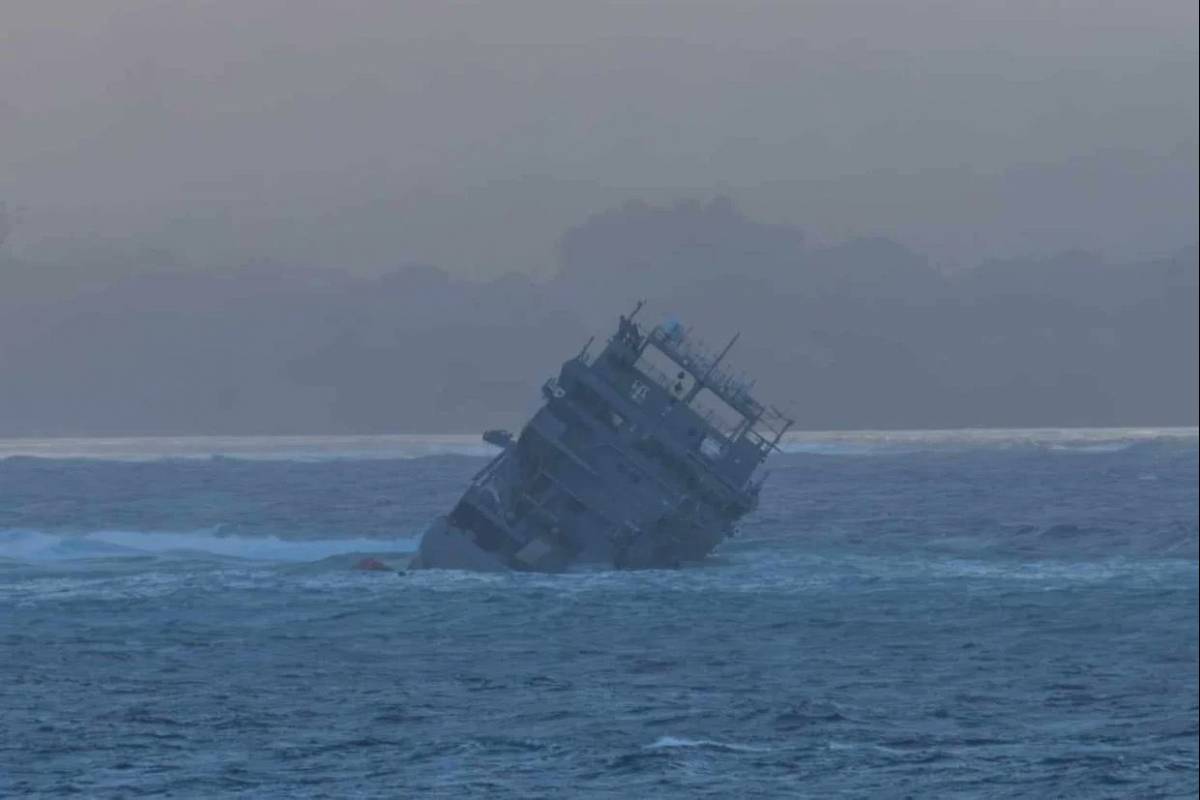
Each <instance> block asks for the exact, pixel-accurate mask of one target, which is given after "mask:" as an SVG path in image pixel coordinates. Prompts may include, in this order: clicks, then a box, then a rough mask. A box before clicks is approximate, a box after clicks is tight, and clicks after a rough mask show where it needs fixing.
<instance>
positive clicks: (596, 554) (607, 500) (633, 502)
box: [413, 303, 792, 571]
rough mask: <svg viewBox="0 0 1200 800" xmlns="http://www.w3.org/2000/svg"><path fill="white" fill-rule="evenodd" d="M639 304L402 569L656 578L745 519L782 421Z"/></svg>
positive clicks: (498, 439)
mask: <svg viewBox="0 0 1200 800" xmlns="http://www.w3.org/2000/svg"><path fill="white" fill-rule="evenodd" d="M641 308H642V304H641V303H638V305H637V307H636V308H635V309H634V311H633V312H632V313H631V314H629V315H628V316H624V315H623V316H621V318H620V321H619V323H618V326H617V331H616V333H615V334H614V335H613V336H612V337H611V338H610V339H609V340H608V344H607V345H606V346H605V347H604V348H603V350H602V351H601V352H600V353H598V354H597V355H595V356H591V355H589V350H590V345H591V344H592V342H591V341H589V342H588V344H587V345H585V346H584V348H583V350H582V351H581V352H580V353H579V354H578V355H577V356H575V357H574V358H571V359H569V360H568V361H567V362H566V363H564V364H563V365H562V369H561V370H560V372H559V374H558V376H557V377H553V378H550V379H549V380H547V381H546V383H545V384H544V385H543V386H542V394H543V396H544V397H545V401H546V402H545V405H543V406H542V407H541V408H540V409H539V410H538V412H537V413H536V414H535V415H534V416H533V418H532V419H531V420H530V421H529V423H528V424H527V425H526V426H525V428H524V429H523V430H522V431H521V434H520V436H519V437H518V438H516V439H515V440H514V439H513V437H512V436H511V435H510V434H508V433H507V432H505V431H488V432H487V433H485V434H484V439H485V440H487V441H488V442H490V443H492V444H495V445H497V446H498V447H500V448H501V452H500V454H499V455H497V456H496V457H495V458H494V459H493V460H492V461H491V462H490V463H489V464H488V465H487V466H486V467H484V468H483V469H482V470H481V471H480V472H479V473H478V474H476V476H475V477H474V478H473V479H472V481H471V484H470V486H469V487H468V488H467V490H466V492H465V493H464V494H463V496H462V499H461V500H459V502H458V504H457V505H456V506H455V507H454V509H453V510H452V511H451V512H450V513H449V514H448V515H446V516H444V517H440V518H439V519H438V520H436V521H435V522H434V524H433V525H432V526H431V528H430V529H429V530H428V531H427V532H426V534H425V536H424V538H423V539H422V542H421V547H420V550H419V552H418V555H417V557H416V558H415V559H414V561H413V566H415V567H444V568H450V569H490V570H502V569H517V570H537V571H557V570H562V569H566V568H568V567H570V566H572V565H574V564H578V563H593V564H598V565H602V566H612V567H617V568H639V567H669V566H676V565H679V564H680V563H682V562H685V561H694V560H698V559H700V558H703V557H704V556H706V555H707V554H708V553H710V552H711V551H712V550H713V548H714V547H716V546H717V545H718V544H719V543H720V542H721V541H722V540H723V539H724V538H726V537H727V536H729V535H731V533H732V532H733V526H734V524H735V523H736V521H737V520H738V519H739V518H741V517H742V516H743V515H745V514H746V513H747V512H749V511H751V510H752V509H754V508H755V506H756V505H757V503H758V496H759V491H760V489H761V488H762V481H763V478H764V476H763V475H761V474H759V473H760V470H759V467H760V466H761V465H762V463H763V462H764V461H765V460H766V458H767V456H768V455H769V454H770V453H771V452H772V451H773V450H775V449H777V446H778V443H779V440H780V439H781V438H782V437H783V435H784V433H785V432H786V431H787V430H788V428H789V427H790V426H791V424H792V421H791V420H790V419H787V418H785V417H784V415H783V414H781V413H780V412H778V411H777V410H775V409H774V408H771V407H768V406H764V405H762V404H761V403H759V402H758V401H757V400H755V399H754V397H753V396H752V394H751V389H752V387H753V384H752V383H751V382H750V381H748V380H745V379H741V378H737V377H734V375H733V374H732V373H730V372H729V371H728V370H727V369H726V367H725V366H724V363H723V362H724V358H725V356H726V355H727V354H728V352H729V350H730V348H732V346H733V344H734V342H736V341H737V336H734V337H733V339H732V340H731V341H730V342H729V344H728V345H726V346H725V348H724V349H723V350H721V351H720V352H719V353H717V354H715V355H713V354H712V353H711V352H710V351H708V350H706V349H705V348H704V346H703V345H702V344H701V343H699V342H698V341H696V340H695V339H694V338H693V337H692V336H690V335H689V333H688V331H686V330H685V329H684V328H683V326H682V325H680V324H679V323H677V322H667V323H664V324H661V325H657V326H655V327H653V328H652V329H650V330H649V331H644V330H643V329H642V327H641V326H639V324H638V323H637V322H636V321H635V317H636V316H637V313H638V311H639V310H640V309H641Z"/></svg>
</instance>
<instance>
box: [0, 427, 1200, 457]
mask: <svg viewBox="0 0 1200 800" xmlns="http://www.w3.org/2000/svg"><path fill="white" fill-rule="evenodd" d="M1197 438H1198V431H1197V428H1194V427H1191V428H1188V427H1182V428H1029V429H995V430H981V429H959V430H915V431H793V432H791V433H789V434H787V435H786V436H785V437H784V439H783V440H782V441H781V442H780V449H781V450H782V451H783V452H785V453H802V454H814V455H843V456H856V455H875V454H897V453H905V452H916V451H925V450H940V449H951V450H954V449H962V448H980V447H991V448H1013V447H1037V448H1045V449H1051V450H1061V451H1070V452H1083V453H1088V452H1094V453H1112V452H1118V451H1120V450H1123V449H1125V448H1128V447H1130V446H1133V445H1135V444H1137V443H1140V442H1164V441H1165V442H1171V441H1173V442H1187V441H1195V440H1196V439H1197ZM495 452H496V450H495V448H494V447H491V446H490V445H487V444H485V443H484V442H483V441H482V440H481V439H480V437H479V436H478V435H476V434H411V435H410V434H389V435H376V436H144V437H112V438H53V439H0V461H2V460H3V459H6V458H14V457H32V458H45V459H86V460H100V461H159V460H163V459H211V458H230V459H238V460H245V461H298V462H315V461H363V460H388V459H414V458H424V457H428V456H473V457H488V456H491V455H494V454H495Z"/></svg>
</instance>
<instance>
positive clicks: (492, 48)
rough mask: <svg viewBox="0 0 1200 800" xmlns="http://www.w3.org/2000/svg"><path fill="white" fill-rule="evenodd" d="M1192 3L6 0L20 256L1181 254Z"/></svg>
mask: <svg viewBox="0 0 1200 800" xmlns="http://www.w3.org/2000/svg"><path fill="white" fill-rule="evenodd" d="M1196 150H1197V11H1196V3H1195V2H1194V0H1191V1H1186V0H1185V1H1180V2H1176V1H1175V0H1170V1H1169V2H1158V1H1154V0H1151V2H1141V3H1131V2H1107V3H1105V2H1086V1H1084V0H1073V1H1072V2H1059V3H1040V2H1014V1H1013V0H1008V1H1007V2H990V1H989V2H931V0H915V1H914V2H904V3H901V2H895V1H894V0H889V1H884V2H847V1H846V0H839V1H838V2H804V3H800V2H795V3H778V4H774V3H772V4H760V3H747V2H736V3H735V2H727V3H720V4H716V3H652V4H612V3H599V2H594V0H593V1H591V2H586V3H575V2H546V3H513V2H492V3H479V4H474V3H472V4H451V3H446V2H424V3H405V2H363V1H360V0H339V2H301V1H300V0H213V1H211V2H185V1H184V0H172V1H170V2H145V1H142V2H137V1H134V0H0V201H4V202H6V203H7V206H8V207H9V209H10V210H15V212H16V214H15V216H16V227H15V230H14V233H13V235H12V237H11V241H10V243H9V245H8V246H9V247H11V248H13V250H14V251H15V252H18V253H22V254H26V255H30V256H41V257H46V258H51V257H57V256H61V254H62V253H63V252H64V251H68V250H70V249H72V248H75V249H77V250H80V249H82V250H85V251H86V250H90V249H95V248H96V247H98V245H96V244H95V242H94V241H92V242H91V243H86V244H84V245H80V244H79V242H78V241H76V242H75V243H71V242H69V241H64V239H75V240H79V239H81V238H82V239H87V238H88V237H103V238H105V239H109V240H111V241H112V243H111V246H112V247H114V248H116V249H121V248H123V247H132V246H133V244H134V243H136V244H137V246H142V245H149V246H155V247H163V248H166V249H169V250H172V251H174V252H176V253H178V254H180V256H181V257H183V258H184V259H186V260H188V261H191V262H194V263H196V264H200V265H204V264H210V263H211V264H220V263H239V262H242V261H245V260H248V259H271V260H278V261H283V262H304V263H308V264H321V265H330V266H347V267H351V268H355V269H360V270H372V269H381V268H387V267H390V266H393V265H396V264H399V263H404V262H411V261H424V262H430V263H435V264H439V265H441V266H444V267H446V268H449V269H452V270H456V271H459V272H462V273H464V274H477V275H490V274H496V273H499V272H502V271H506V270H513V269H517V270H526V271H530V272H533V273H541V274H545V273H548V272H549V271H550V270H551V269H552V268H553V264H554V261H555V251H554V248H555V245H556V242H557V241H558V239H559V237H560V236H561V235H562V234H563V232H564V230H565V229H567V228H568V227H569V226H571V225H574V224H577V223H579V222H580V221H582V220H583V219H584V218H585V217H587V216H588V215H589V214H591V213H593V212H596V211H599V210H601V209H603V208H605V207H608V206H611V205H614V204H619V203H621V202H622V201H624V200H626V199H630V198H642V199H647V200H651V201H657V202H661V201H664V200H668V199H673V198H675V197H678V196H685V195H692V196H701V197H704V196H711V195H713V194H718V193H719V194H726V195H729V196H730V197H732V198H734V199H735V200H736V201H737V202H738V203H739V205H740V206H741V207H742V208H743V209H745V210H746V211H747V212H748V213H749V214H751V215H752V216H755V217H756V218H759V219H763V220H766V221H777V222H786V223H789V224H795V225H799V226H801V227H802V228H804V229H805V230H806V231H807V232H808V234H809V235H810V236H811V237H814V238H816V239H819V240H836V239H840V238H844V237H846V236H851V235H855V234H883V235H887V236H892V237H894V238H897V239H899V240H900V241H902V242H904V243H906V244H909V245H910V246H913V247H914V248H916V249H918V250H920V251H922V252H925V253H928V254H929V255H930V256H932V257H933V258H934V260H935V262H936V263H939V264H946V265H954V264H971V263H975V262H977V261H979V260H982V259H984V258H989V257H1001V256H1014V255H1022V254H1028V253H1035V252H1050V251H1054V250H1058V249H1064V248H1070V247H1083V248H1088V249H1092V250H1096V251H1099V252H1102V253H1105V254H1108V255H1110V256H1112V257H1131V256H1142V255H1147V254H1155V253H1159V252H1166V251H1169V250H1172V249H1174V248H1177V247H1179V246H1182V245H1187V244H1191V243H1193V242H1194V241H1195V239H1196V215H1197V201H1196V181H1197V156H1196Z"/></svg>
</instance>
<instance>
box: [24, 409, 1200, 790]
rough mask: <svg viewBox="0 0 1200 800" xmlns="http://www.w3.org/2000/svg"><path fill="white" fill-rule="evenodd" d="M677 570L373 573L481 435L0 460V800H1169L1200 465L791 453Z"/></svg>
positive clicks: (52, 446) (1191, 655) (981, 441)
mask: <svg viewBox="0 0 1200 800" xmlns="http://www.w3.org/2000/svg"><path fill="white" fill-rule="evenodd" d="M785 450H786V451H787V452H785V453H784V454H783V455H780V456H778V457H776V458H775V459H774V460H773V462H772V465H771V466H772V474H771V476H770V478H769V479H768V482H767V485H766V488H765V489H764V493H763V502H762V506H761V508H760V509H759V511H758V512H756V513H755V514H754V515H753V517H750V518H748V519H747V520H746V521H745V524H744V525H743V526H742V528H741V530H740V532H739V534H738V536H737V537H735V538H734V539H732V540H730V541H729V542H728V543H727V544H726V545H724V546H723V547H722V548H721V549H720V550H719V551H718V553H717V554H715V555H714V556H713V557H712V558H711V559H709V560H708V561H707V562H706V563H704V564H700V565H696V566H688V567H685V568H682V569H678V570H671V571H645V572H599V571H589V572H579V573H571V574H565V575H550V576H547V575H501V576H497V575H473V574H464V573H455V572H439V571H430V572H411V573H406V574H405V573H399V572H366V571H359V570H356V569H354V568H353V566H354V564H355V562H356V561H357V560H358V559H359V558H361V557H362V554H370V555H374V556H377V557H379V558H380V559H382V560H384V561H387V562H389V563H393V564H397V565H402V564H403V562H404V558H405V554H407V553H410V552H411V551H412V549H413V548H414V547H415V544H416V541H417V538H418V537H419V535H420V532H421V530H422V528H423V526H424V525H425V524H426V523H427V522H428V521H429V520H430V519H431V518H432V517H433V516H434V515H435V514H437V513H439V512H441V511H444V510H445V509H447V508H448V507H449V506H450V505H451V504H452V503H453V502H454V500H455V499H456V498H457V495H458V493H459V492H460V490H461V489H462V487H463V485H464V483H465V482H466V480H467V479H468V478H469V477H470V475H471V474H472V473H473V472H474V471H475V470H476V469H478V468H479V466H481V464H482V463H483V459H484V458H485V457H486V452H487V450H486V448H485V447H483V446H481V445H479V444H478V443H477V440H476V439H475V438H474V437H341V438H320V437H316V438H314V437H300V438H287V439H263V438H254V439H219V438H214V439H204V438H188V439H152V440H134V439H122V440H44V441H30V440H26V441H11V440H10V441H0V796H3V797H23V796H32V797H36V796H61V795H67V794H74V795H78V796H84V797H136V796H143V795H152V796H167V797H255V798H258V797H281V798H283V797H287V798H291V797H331V798H341V797H446V798H451V797H453V798H460V797H489V798H490V797H497V798H503V797H514V798H515V797H521V798H525V797H605V798H635V797H636V798H640V797H688V798H691V797H812V798H826V797H920V798H924V797H1036V798H1041V797H1072V798H1074V797H1078V798H1099V797H1122V798H1124V797H1181V798H1183V797H1195V796H1196V793H1197V784H1198V779H1197V769H1198V766H1197V743H1198V730H1197V716H1198V708H1197V669H1198V656H1197V628H1198V612H1197V580H1198V574H1197V561H1198V539H1200V537H1198V534H1197V452H1198V451H1197V436H1196V431H1195V429H1190V430H1138V431H1007V432H942V433H911V434H893V433H858V434H820V435H817V434H808V435H798V436H795V437H792V438H790V439H789V440H788V441H787V443H786V447H785Z"/></svg>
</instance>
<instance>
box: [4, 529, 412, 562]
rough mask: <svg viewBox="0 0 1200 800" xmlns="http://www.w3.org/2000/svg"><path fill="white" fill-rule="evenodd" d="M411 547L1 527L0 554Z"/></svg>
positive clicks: (44, 557)
mask: <svg viewBox="0 0 1200 800" xmlns="http://www.w3.org/2000/svg"><path fill="white" fill-rule="evenodd" d="M415 549H416V540H415V539H410V538H394V539H375V538H366V537H347V538H341V539H282V538H279V537H277V536H223V535H221V534H220V533H219V532H218V531H217V529H206V530H198V531H187V532H155V531H121V530H109V531H92V532H90V533H85V534H56V533H46V532H43V531H26V530H7V531H0V558H7V559H13V560H16V561H27V562H29V561H35V562H36V561H63V560H74V559H89V558H112V557H119V556H138V555H160V554H170V553H189V554H205V555H211V556H221V557H227V558H244V559H251V560H260V561H293V562H305V561H318V560H320V559H322V558H329V557H330V556H337V555H344V554H349V553H384V552H393V553H396V552H398V553H408V552H412V551H414V550H415Z"/></svg>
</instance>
